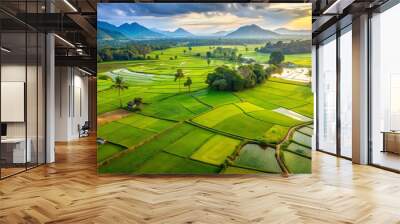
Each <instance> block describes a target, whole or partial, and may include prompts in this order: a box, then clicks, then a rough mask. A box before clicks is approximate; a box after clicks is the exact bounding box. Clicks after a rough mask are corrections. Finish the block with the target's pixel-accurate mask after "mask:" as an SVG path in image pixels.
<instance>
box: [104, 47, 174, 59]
mask: <svg viewBox="0 0 400 224" xmlns="http://www.w3.org/2000/svg"><path fill="white" fill-rule="evenodd" d="M169 47H171V46H169V45H147V44H145V45H143V44H130V45H126V46H119V47H115V46H105V47H102V48H100V49H99V50H98V52H97V62H102V61H113V60H121V61H122V60H145V59H152V58H150V57H149V56H147V55H148V54H149V53H150V52H152V51H155V50H164V49H167V48H169Z"/></svg>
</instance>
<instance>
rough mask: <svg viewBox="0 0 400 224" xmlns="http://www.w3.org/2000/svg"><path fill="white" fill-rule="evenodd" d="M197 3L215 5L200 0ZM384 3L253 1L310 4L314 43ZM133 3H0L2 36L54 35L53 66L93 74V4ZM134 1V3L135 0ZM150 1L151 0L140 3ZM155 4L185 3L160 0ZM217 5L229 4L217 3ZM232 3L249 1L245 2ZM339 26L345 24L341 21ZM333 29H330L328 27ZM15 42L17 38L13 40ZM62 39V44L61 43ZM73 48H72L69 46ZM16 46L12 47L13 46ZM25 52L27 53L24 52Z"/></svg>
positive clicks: (99, 0)
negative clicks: (49, 33)
mask: <svg viewBox="0 0 400 224" xmlns="http://www.w3.org/2000/svg"><path fill="white" fill-rule="evenodd" d="M200 1H201V2H215V1H213V0H200ZM385 1H387V0H269V1H268V0H267V1H262V0H255V1H253V2H269V3H274V2H293V3H299V2H305V3H312V4H313V7H312V22H313V27H312V33H313V42H314V43H316V42H318V41H319V40H320V39H323V38H324V37H325V36H327V35H331V33H332V32H335V28H334V26H337V24H339V23H338V21H339V20H342V21H346V20H345V19H344V18H346V17H347V20H348V21H350V23H351V17H352V16H357V14H359V13H360V12H365V11H366V10H369V9H372V8H374V7H377V6H379V5H381V4H383V3H384V2H385ZM116 2H134V1H117V0H1V1H0V25H1V30H2V32H4V33H7V32H9V33H18V32H25V31H26V30H28V32H29V31H35V32H36V31H39V32H54V33H56V34H57V35H58V37H60V38H58V37H57V38H56V42H55V44H56V64H57V65H71V63H73V64H74V65H76V66H82V67H86V68H87V69H88V70H90V71H92V72H93V73H95V71H96V24H97V13H96V5H97V3H116ZM136 2H138V1H136ZM142 2H151V1H148V0H146V1H142ZM158 2H188V0H162V1H158ZM218 2H232V1H231V0H219V1H218ZM235 2H249V1H248V0H243V1H235ZM342 25H345V23H343V22H342ZM332 27H333V28H332ZM15 40H16V43H17V41H18V38H16V39H15ZM64 40H65V41H64ZM72 45H73V46H72ZM15 47H16V46H15ZM28 51H29V50H28Z"/></svg>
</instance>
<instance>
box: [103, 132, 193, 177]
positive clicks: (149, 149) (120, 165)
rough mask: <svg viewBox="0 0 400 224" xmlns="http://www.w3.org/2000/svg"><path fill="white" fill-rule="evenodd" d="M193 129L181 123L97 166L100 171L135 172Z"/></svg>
mask: <svg viewBox="0 0 400 224" xmlns="http://www.w3.org/2000/svg"><path fill="white" fill-rule="evenodd" d="M192 130H194V127H193V126H191V125H186V124H182V125H179V126H178V127H176V128H174V129H172V130H170V131H168V132H164V133H162V134H160V135H159V136H157V138H155V139H153V140H152V141H150V142H148V143H146V144H144V145H142V146H140V147H138V148H136V149H134V150H133V151H130V152H128V153H126V154H124V155H123V156H121V157H118V158H115V159H113V160H111V161H110V162H109V163H107V164H105V165H103V166H101V167H99V172H100V173H136V172H137V170H138V169H139V167H140V166H141V165H142V164H143V163H144V162H146V161H147V160H149V159H150V158H152V157H153V156H155V155H156V154H157V153H159V152H161V151H162V150H163V149H164V148H166V147H168V145H170V144H172V143H174V142H175V141H177V140H178V139H179V138H181V137H182V136H184V135H186V134H187V133H189V132H190V131H192Z"/></svg>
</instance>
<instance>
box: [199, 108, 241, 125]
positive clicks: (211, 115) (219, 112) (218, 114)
mask: <svg viewBox="0 0 400 224" xmlns="http://www.w3.org/2000/svg"><path fill="white" fill-rule="evenodd" d="M241 113H242V111H241V110H240V109H239V108H237V107H236V106H235V105H232V104H229V105H224V106H221V107H218V108H216V109H214V110H212V111H210V112H208V113H205V114H202V115H200V116H198V117H196V118H194V119H193V121H194V122H196V123H198V124H201V125H204V126H207V127H213V126H215V125H217V124H218V123H220V122H222V121H224V120H225V119H228V118H230V117H232V116H235V115H237V114H241Z"/></svg>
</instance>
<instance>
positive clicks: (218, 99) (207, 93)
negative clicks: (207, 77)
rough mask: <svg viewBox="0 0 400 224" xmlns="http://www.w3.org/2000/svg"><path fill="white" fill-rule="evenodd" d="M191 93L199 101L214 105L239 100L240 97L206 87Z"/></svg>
mask: <svg viewBox="0 0 400 224" xmlns="http://www.w3.org/2000/svg"><path fill="white" fill-rule="evenodd" d="M193 95H194V97H196V98H197V99H198V100H200V101H201V102H203V103H205V104H207V105H211V106H214V107H216V106H220V105H223V104H229V103H235V102H239V101H240V99H239V98H238V97H236V96H235V95H234V94H233V93H231V92H224V91H215V90H208V89H207V90H202V91H199V92H196V93H195V94H193Z"/></svg>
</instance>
